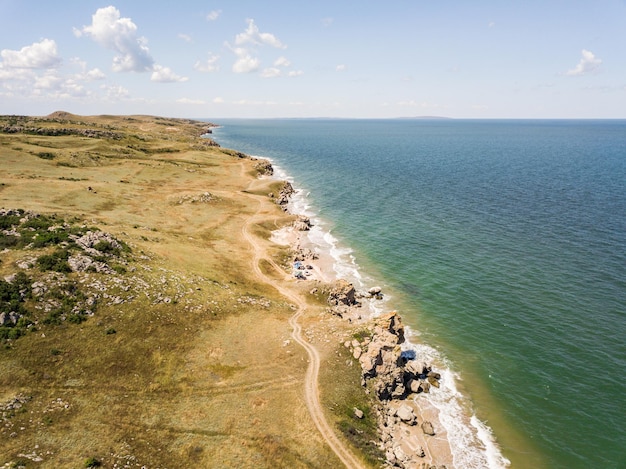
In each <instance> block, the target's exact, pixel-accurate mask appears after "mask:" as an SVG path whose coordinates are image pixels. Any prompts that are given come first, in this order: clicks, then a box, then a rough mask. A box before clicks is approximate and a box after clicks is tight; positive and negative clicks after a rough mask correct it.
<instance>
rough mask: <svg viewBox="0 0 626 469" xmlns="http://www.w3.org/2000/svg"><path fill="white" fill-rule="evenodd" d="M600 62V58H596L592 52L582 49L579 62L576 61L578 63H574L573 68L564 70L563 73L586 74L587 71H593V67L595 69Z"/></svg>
mask: <svg viewBox="0 0 626 469" xmlns="http://www.w3.org/2000/svg"><path fill="white" fill-rule="evenodd" d="M601 63H602V60H600V59H599V58H597V57H596V56H595V55H594V54H593V52H591V51H588V50H586V49H583V50H582V57H581V59H580V62H578V65H576V67H574V68H573V69H571V70H568V71H567V72H565V74H566V75H569V76H581V75H586V74H587V73H590V72H593V71H594V70H595V69H597V68H598V67H599V66H600V64H601Z"/></svg>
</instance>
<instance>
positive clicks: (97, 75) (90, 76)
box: [85, 68, 106, 81]
mask: <svg viewBox="0 0 626 469" xmlns="http://www.w3.org/2000/svg"><path fill="white" fill-rule="evenodd" d="M85 78H86V79H87V80H88V81H94V80H103V79H104V78H106V75H105V74H104V73H103V72H102V70H100V69H99V68H92V69H91V70H89V71H88V72H86V73H85Z"/></svg>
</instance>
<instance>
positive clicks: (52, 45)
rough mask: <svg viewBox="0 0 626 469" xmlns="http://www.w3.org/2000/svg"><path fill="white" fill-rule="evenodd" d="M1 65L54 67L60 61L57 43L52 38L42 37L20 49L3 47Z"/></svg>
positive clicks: (8, 66)
mask: <svg viewBox="0 0 626 469" xmlns="http://www.w3.org/2000/svg"><path fill="white" fill-rule="evenodd" d="M0 56H1V57H2V64H0V66H1V67H7V68H32V69H36V68H39V69H44V68H54V67H56V66H58V65H60V63H61V58H60V57H59V56H58V53H57V44H56V42H54V41H53V40H52V39H42V40H41V41H40V42H35V43H33V44H31V45H30V46H25V47H22V48H21V49H20V50H10V49H3V50H2V51H1V52H0Z"/></svg>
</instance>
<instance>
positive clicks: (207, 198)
mask: <svg viewBox="0 0 626 469" xmlns="http://www.w3.org/2000/svg"><path fill="white" fill-rule="evenodd" d="M212 200H215V197H214V196H213V194H211V193H210V192H203V193H202V194H200V195H183V196H182V197H180V198H179V199H178V205H182V204H195V203H201V204H207V203H209V202H211V201H212Z"/></svg>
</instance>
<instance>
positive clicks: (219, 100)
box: [213, 96, 224, 104]
mask: <svg viewBox="0 0 626 469" xmlns="http://www.w3.org/2000/svg"><path fill="white" fill-rule="evenodd" d="M213 102H214V103H215V104H222V103H223V102H224V98H220V97H219V96H218V97H217V98H214V99H213Z"/></svg>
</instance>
